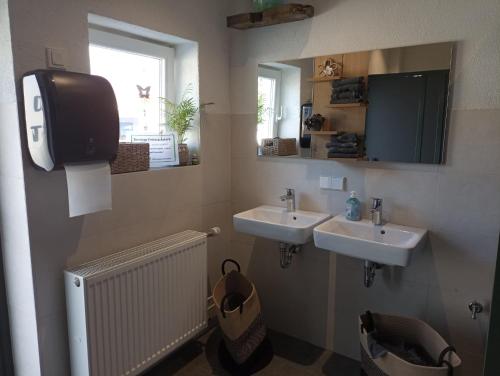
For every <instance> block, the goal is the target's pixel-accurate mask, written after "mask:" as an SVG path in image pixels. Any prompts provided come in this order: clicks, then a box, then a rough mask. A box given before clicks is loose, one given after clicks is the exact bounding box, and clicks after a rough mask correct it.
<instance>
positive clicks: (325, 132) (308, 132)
mask: <svg viewBox="0 0 500 376" xmlns="http://www.w3.org/2000/svg"><path fill="white" fill-rule="evenodd" d="M338 133H339V132H337V131H304V134H311V135H336V134H338Z"/></svg>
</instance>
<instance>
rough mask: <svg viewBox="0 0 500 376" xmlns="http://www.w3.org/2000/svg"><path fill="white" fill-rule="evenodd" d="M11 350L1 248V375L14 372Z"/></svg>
mask: <svg viewBox="0 0 500 376" xmlns="http://www.w3.org/2000/svg"><path fill="white" fill-rule="evenodd" d="M10 351H11V350H10V332H9V317H8V314H7V299H6V296H5V285H4V278H3V264H2V252H1V250H0V376H4V375H5V376H7V375H13V374H14V371H13V368H12V354H11V352H10Z"/></svg>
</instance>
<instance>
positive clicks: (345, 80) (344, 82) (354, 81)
mask: <svg viewBox="0 0 500 376" xmlns="http://www.w3.org/2000/svg"><path fill="white" fill-rule="evenodd" d="M363 80H364V77H363V76H360V77H352V78H342V79H340V80H334V81H332V86H333V87H338V86H342V85H349V84H357V83H360V82H363Z"/></svg>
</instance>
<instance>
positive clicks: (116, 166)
mask: <svg viewBox="0 0 500 376" xmlns="http://www.w3.org/2000/svg"><path fill="white" fill-rule="evenodd" d="M146 170H149V144H147V143H144V144H142V143H125V142H121V143H120V145H119V146H118V154H117V155H116V159H115V160H114V161H113V162H111V173H112V174H123V173H126V172H134V171H146Z"/></svg>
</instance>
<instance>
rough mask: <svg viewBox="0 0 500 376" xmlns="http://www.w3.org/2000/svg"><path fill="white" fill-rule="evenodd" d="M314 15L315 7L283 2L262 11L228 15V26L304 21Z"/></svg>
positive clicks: (255, 25)
mask: <svg viewBox="0 0 500 376" xmlns="http://www.w3.org/2000/svg"><path fill="white" fill-rule="evenodd" d="M313 16H314V7H312V6H311V5H301V4H283V5H278V6H275V7H273V8H270V9H266V10H263V11H262V12H253V13H242V14H236V15H234V16H229V17H227V27H231V28H233V29H238V30H246V29H252V28H256V27H264V26H271V25H277V24H282V23H288V22H295V21H302V20H305V19H307V18H311V17H313Z"/></svg>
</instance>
